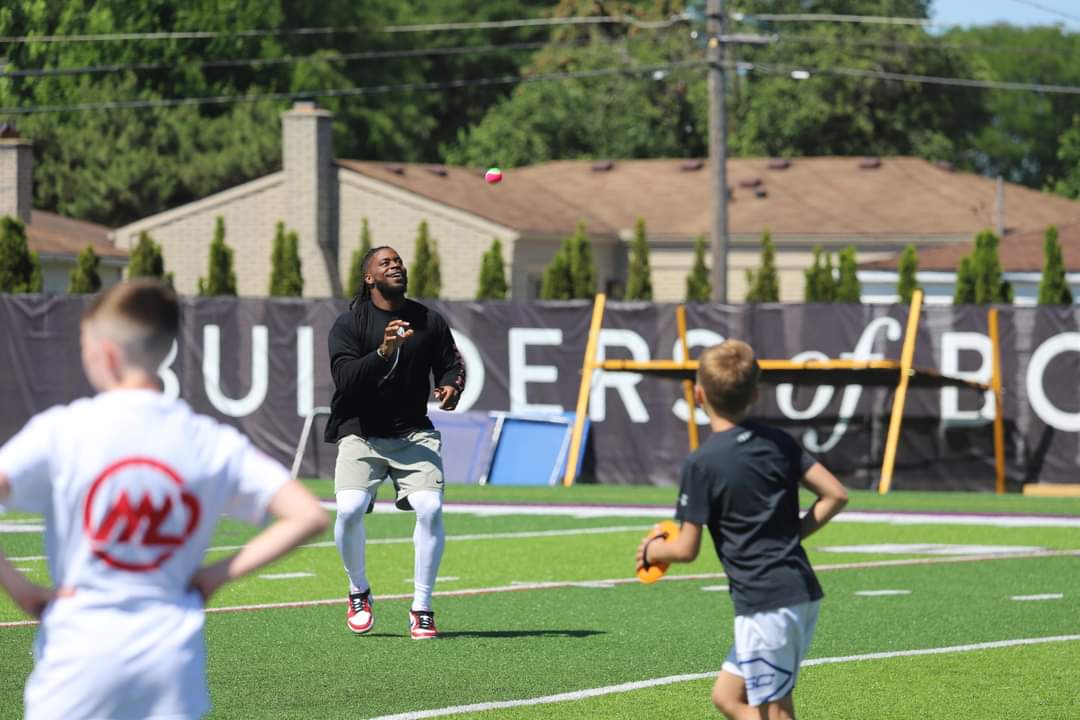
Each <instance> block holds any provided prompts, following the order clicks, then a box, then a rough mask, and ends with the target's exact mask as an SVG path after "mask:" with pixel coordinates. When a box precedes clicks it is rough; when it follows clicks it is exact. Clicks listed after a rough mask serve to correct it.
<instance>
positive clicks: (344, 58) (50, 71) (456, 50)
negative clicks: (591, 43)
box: [0, 42, 573, 77]
mask: <svg viewBox="0 0 1080 720" xmlns="http://www.w3.org/2000/svg"><path fill="white" fill-rule="evenodd" d="M552 45H553V43H550V42H522V43H507V44H504V45H472V46H457V47H453V46H451V47H436V48H414V49H408V50H372V51H368V52H355V53H341V54H337V55H318V54H313V55H285V56H282V57H279V58H242V59H234V60H207V61H205V62H193V63H185V64H184V67H185V68H228V67H263V66H273V65H296V64H298V63H301V62H305V61H309V60H312V61H325V62H331V63H334V62H351V61H354V60H382V59H394V58H412V57H428V56H431V57H442V56H448V55H482V54H485V53H494V52H501V51H514V50H538V49H540V48H543V47H550V46H552ZM562 45H564V46H572V45H573V44H572V43H565V44H562ZM0 67H3V66H2V65H0ZM176 68H177V64H176V63H128V64H113V65H90V66H86V67H58V68H26V69H23V70H0V77H57V76H68V75H94V74H102V73H115V72H126V71H128V70H135V71H139V70H171V69H176Z"/></svg>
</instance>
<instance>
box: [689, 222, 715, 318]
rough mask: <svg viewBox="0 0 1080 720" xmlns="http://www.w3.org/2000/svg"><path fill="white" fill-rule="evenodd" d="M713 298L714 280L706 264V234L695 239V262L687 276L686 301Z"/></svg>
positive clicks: (707, 300)
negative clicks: (710, 277)
mask: <svg viewBox="0 0 1080 720" xmlns="http://www.w3.org/2000/svg"><path fill="white" fill-rule="evenodd" d="M711 298H712V281H710V280H709V268H708V267H707V266H706V265H705V236H704V235H699V236H698V238H697V240H695V241H694V264H693V265H691V266H690V273H689V274H688V275H687V276H686V302H697V303H703V302H709V300H710V299H711Z"/></svg>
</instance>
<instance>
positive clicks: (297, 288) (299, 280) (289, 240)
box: [270, 222, 304, 297]
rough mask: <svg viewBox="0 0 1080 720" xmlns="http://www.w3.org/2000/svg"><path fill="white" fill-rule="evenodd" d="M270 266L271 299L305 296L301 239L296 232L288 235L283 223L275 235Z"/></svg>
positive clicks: (279, 223)
mask: <svg viewBox="0 0 1080 720" xmlns="http://www.w3.org/2000/svg"><path fill="white" fill-rule="evenodd" d="M270 266H271V270H270V297H300V296H301V295H303V294H304V277H303V274H302V273H301V264H300V238H299V237H298V236H297V234H296V232H295V231H289V232H288V233H286V232H285V223H283V222H278V224H277V230H276V232H275V233H274V249H273V254H272V256H271V258H270Z"/></svg>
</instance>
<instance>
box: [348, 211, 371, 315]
mask: <svg viewBox="0 0 1080 720" xmlns="http://www.w3.org/2000/svg"><path fill="white" fill-rule="evenodd" d="M369 250H371V230H370V229H369V228H368V219H367V218H364V219H363V220H362V221H361V225H360V248H359V249H357V250H353V254H352V262H351V263H350V264H349V282H348V283H347V284H346V285H347V287H348V292H349V297H352V296H354V295H356V294H357V293H358V292H360V287H361V286H362V285H363V284H364V267H363V263H364V256H365V255H367V254H368V251H369Z"/></svg>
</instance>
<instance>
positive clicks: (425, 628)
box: [409, 610, 439, 640]
mask: <svg viewBox="0 0 1080 720" xmlns="http://www.w3.org/2000/svg"><path fill="white" fill-rule="evenodd" d="M409 634H410V635H412V639H413V640H433V639H434V638H437V637H439V631H438V630H436V629H435V613H433V612H432V611H431V610H410V611H409Z"/></svg>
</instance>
